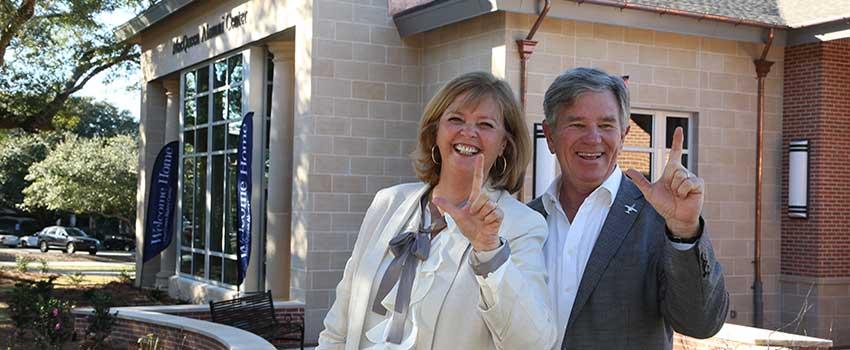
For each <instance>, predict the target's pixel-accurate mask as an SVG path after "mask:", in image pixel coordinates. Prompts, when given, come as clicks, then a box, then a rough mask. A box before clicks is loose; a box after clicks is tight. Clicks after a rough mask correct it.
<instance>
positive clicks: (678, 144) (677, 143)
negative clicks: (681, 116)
mask: <svg viewBox="0 0 850 350" xmlns="http://www.w3.org/2000/svg"><path fill="white" fill-rule="evenodd" d="M684 140H685V132H684V131H683V130H682V127H681V126H677V127H676V130H675V131H673V144H672V145H671V149H670V156H669V157H668V158H667V164H682V144H683V143H684Z"/></svg>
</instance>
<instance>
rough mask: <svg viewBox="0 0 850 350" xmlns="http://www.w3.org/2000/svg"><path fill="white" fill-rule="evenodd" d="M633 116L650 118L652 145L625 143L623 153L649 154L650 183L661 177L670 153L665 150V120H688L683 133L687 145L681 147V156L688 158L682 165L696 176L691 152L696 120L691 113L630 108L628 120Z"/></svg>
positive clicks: (694, 162) (693, 153)
mask: <svg viewBox="0 0 850 350" xmlns="http://www.w3.org/2000/svg"><path fill="white" fill-rule="evenodd" d="M634 114H643V115H650V116H652V134H651V136H652V137H651V138H652V145H650V147H638V146H627V145H626V143H625V141H624V142H623V152H639V153H649V154H651V158H650V172H651V174H652V178H651V179H649V180H650V181H656V180H658V178H659V177H661V173H662V172H663V171H664V166H665V165H666V163H667V162H666V161H667V155H668V154H669V153H670V149H669V148H667V144H666V141H667V140H666V138H667V118H668V117H673V118H684V119H687V120H688V128H687V130H684V131H685V135H687V136H688V137H687V145H683V149H682V155H687V156H688V161H687V164H683V165H684V166H685V168H687V169H688V170H689V171H691V172H692V173H694V174H696V173H697V172H696V167H695V166H694V165H695V164H696V161H695V155H696V153H695V152H694V151H693V149H694V144H695V142H694V139H695V125H694V123H695V122H696V118H695V116H694V114H693V113H689V112H678V111H668V110H658V109H644V108H631V112H630V114H629V120H630V121H631V116H632V115H634ZM623 170H626V169H623Z"/></svg>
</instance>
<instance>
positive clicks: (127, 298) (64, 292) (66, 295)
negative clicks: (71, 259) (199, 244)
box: [0, 269, 183, 350]
mask: <svg viewBox="0 0 850 350" xmlns="http://www.w3.org/2000/svg"><path fill="white" fill-rule="evenodd" d="M48 276H49V275H48V274H42V273H33V272H29V273H21V272H18V271H14V270H8V269H7V270H0V339H2V340H3V341H2V343H0V348H2V347H6V346H10V347H9V348H8V349H37V348H36V346H35V345H34V344H33V343H32V341H31V340H30V339H23V340H14V341H13V340H12V339H13V335H14V333H15V329H14V326H13V325H12V323H11V321H10V320H9V317H8V313H7V311H6V309H7V308H8V305H7V297H6V293H7V292H8V291H9V290H10V289H11V288H12V287H14V285H15V283H17V282H21V281H25V280H28V281H36V280H41V279H46V278H47V277H48ZM91 289H97V290H100V291H101V292H105V293H108V294H110V295H112V301H113V302H114V303H115V305H116V306H142V305H175V304H183V302H180V301H179V300H174V299H171V298H169V297H168V295H167V294H166V293H164V292H162V291H156V290H143V289H139V288H136V287H134V286H133V285H132V282H130V281H119V280H116V281H112V282H109V283H106V284H67V283H66V284H56V285H55V287H54V295H56V296H61V298H62V299H63V300H69V301H71V302H72V303H73V304H74V305H75V307H87V306H91V305H90V304H89V301H88V300H87V299H86V298H85V296H84V293H85V292H86V291H87V290H91ZM78 347H79V343H78V342H71V343H69V344H68V345H67V346H65V347H64V348H63V350H70V349H77V348H78Z"/></svg>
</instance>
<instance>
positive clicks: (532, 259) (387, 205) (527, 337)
mask: <svg viewBox="0 0 850 350" xmlns="http://www.w3.org/2000/svg"><path fill="white" fill-rule="evenodd" d="M427 189H428V186H427V185H425V184H423V183H413V184H403V185H397V186H393V187H390V188H386V189H383V190H381V191H379V192H378V193H377V194H376V195H375V199H374V200H373V201H372V205H371V206H370V207H369V209H368V210H367V212H366V216H365V217H364V219H363V224H362V225H361V227H360V233H359V236H358V237H357V242H356V243H355V245H354V251H353V252H352V256H351V258H350V259H349V260H348V263H347V264H346V265H345V272H344V274H343V277H342V281H340V283H339V285H338V286H337V288H336V301H335V302H334V304H333V306H332V307H331V309H330V311H329V312H328V314H327V317H326V318H325V322H324V323H325V330H324V331H322V332H321V334H319V347H318V348H317V349H346V350H354V349H357V348H358V346H359V344H360V340H361V337H362V336H363V333H364V332H365V330H364V329H363V324H364V320H365V317H366V315H367V312H371V311H370V310H371V303H372V301H371V300H369V297H370V294H371V291H372V288H377V286H376V285H373V283H372V281H374V280H375V275H376V273H377V272H378V268H379V265H380V264H381V261H382V260H383V259H384V256H385V255H386V254H391V253H389V252H388V251H387V247H388V244H389V241H390V239H392V238H393V237H394V236H395V235H397V234H398V233H399V232H401V230H402V229H404V228H405V227H406V224H407V223H408V222H409V220H410V219H411V217H412V215H414V213H418V212H419V210H417V209H418V206H419V205H420V202H419V199H420V198H421V196H422V195H423V194H424V193H425V191H426V190H427ZM488 195H489V196H490V198H491V200H494V201H495V200H496V199H497V198H498V201H497V203H498V206H499V208H501V210H502V211H503V212H504V214H505V216H504V220H503V222H502V227H501V228H500V230H499V232H500V235H501V236H502V238H504V239H505V240H507V241H508V242H509V244H510V249H511V258H510V259H509V260H508V261H507V262H506V264H507V265H506V266H504V267H505V270H504V275H502V279H501V282H500V283H499V284H498V288H497V289H496V290H495V293H494V294H493V295H494V296H495V304H494V305H485V303H484V302H483V301H482V297H481V290H480V286H479V283H478V280H477V279H476V276H475V274H474V273H473V271H472V268H471V266H470V264H469V261H468V260H469V256H468V255H469V254H470V252H471V250H472V248H471V246H470V244H469V243H468V242H469V241H467V240H466V239H465V238H464V239H463V240H462V241H463V242H465V243H466V244H461V245H457V246H454V247H450V248H449V249H450V254H449V256H450V259H449V261H443V263H442V264H441V266H440V268H439V269H438V270H437V271H436V273H437V274H438V277H437V279H436V280H435V282H434V283H435V284H434V285H433V286H432V287H431V289H430V290H429V291H428V294H427V295H426V296H425V299H424V300H423V301H422V304H421V305H422V306H421V309H420V314H421V315H422V319H424V320H425V321H426V322H423V323H424V324H420V325H419V330H418V333H417V339H416V349H440V350H442V349H519V350H536V349H550V348H552V345H553V344H554V343H555V341H556V337H557V331H556V325H555V321H554V318H553V317H552V312H551V309H550V307H549V304H550V303H549V301H548V298H549V297H548V291H547V288H546V267H545V265H544V259H543V242H544V240H545V239H546V235H547V226H546V221H544V219H543V217H542V216H540V214H538V213H537V212H535V211H533V210H531V209H530V208H528V207H527V206H526V205H525V204H523V203H521V202H519V201H517V200H516V199H515V198H513V197H512V196H511V195H510V194H508V193H507V192H506V191H500V190H495V191H488ZM440 234H457V235H462V233H460V231H458V230H457V229H454V230H446V231H443V232H442V233H440Z"/></svg>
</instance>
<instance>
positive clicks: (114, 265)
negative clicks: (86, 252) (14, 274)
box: [0, 261, 136, 270]
mask: <svg viewBox="0 0 850 350" xmlns="http://www.w3.org/2000/svg"><path fill="white" fill-rule="evenodd" d="M6 266H11V267H16V266H17V263H16V262H14V261H0V267H6ZM47 266H48V268H50V269H57V270H65V268H66V267H67V269H68V270H72V269H79V268H90V269H95V270H123V269H135V268H136V264H135V263H132V262H126V263H124V262H101V261H48V262H47ZM27 268H29V269H35V270H38V269H40V268H41V263H40V262H38V261H36V262H31V263H29V264H27Z"/></svg>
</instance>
